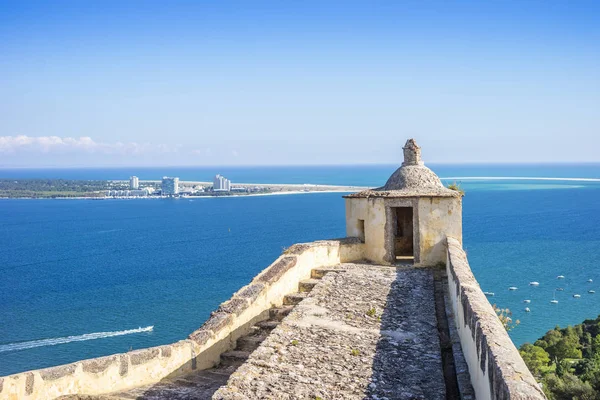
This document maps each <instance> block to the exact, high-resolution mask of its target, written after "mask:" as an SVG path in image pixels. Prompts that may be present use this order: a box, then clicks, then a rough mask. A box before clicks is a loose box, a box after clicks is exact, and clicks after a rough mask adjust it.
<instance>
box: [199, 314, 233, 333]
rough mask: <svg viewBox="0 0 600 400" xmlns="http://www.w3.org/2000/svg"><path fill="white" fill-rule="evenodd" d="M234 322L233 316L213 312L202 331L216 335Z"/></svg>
mask: <svg viewBox="0 0 600 400" xmlns="http://www.w3.org/2000/svg"><path fill="white" fill-rule="evenodd" d="M232 321H233V316H232V315H231V314H229V313H225V312H213V313H212V314H210V318H209V319H208V320H207V321H206V322H205V323H204V324H203V325H202V327H201V328H200V329H202V330H211V331H213V332H214V333H217V332H219V331H220V330H221V329H223V328H224V327H226V326H227V325H229V324H230V323H231V322H232Z"/></svg>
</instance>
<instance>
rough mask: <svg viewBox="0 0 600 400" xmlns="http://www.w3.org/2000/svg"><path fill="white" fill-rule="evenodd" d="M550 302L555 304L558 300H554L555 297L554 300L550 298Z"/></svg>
mask: <svg viewBox="0 0 600 400" xmlns="http://www.w3.org/2000/svg"><path fill="white" fill-rule="evenodd" d="M550 303H552V304H557V303H558V300H556V299H554V300H550Z"/></svg>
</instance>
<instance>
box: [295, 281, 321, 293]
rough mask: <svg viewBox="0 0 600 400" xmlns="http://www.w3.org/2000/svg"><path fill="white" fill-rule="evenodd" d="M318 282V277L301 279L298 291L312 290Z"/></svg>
mask: <svg viewBox="0 0 600 400" xmlns="http://www.w3.org/2000/svg"><path fill="white" fill-rule="evenodd" d="M317 283H319V280H318V279H305V280H303V281H300V283H299V284H298V291H300V292H310V291H311V290H313V288H314V287H315V285H316V284H317Z"/></svg>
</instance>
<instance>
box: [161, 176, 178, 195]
mask: <svg viewBox="0 0 600 400" xmlns="http://www.w3.org/2000/svg"><path fill="white" fill-rule="evenodd" d="M178 193H179V178H170V177H168V176H164V177H163V178H162V194H163V195H167V196H172V195H175V194H178Z"/></svg>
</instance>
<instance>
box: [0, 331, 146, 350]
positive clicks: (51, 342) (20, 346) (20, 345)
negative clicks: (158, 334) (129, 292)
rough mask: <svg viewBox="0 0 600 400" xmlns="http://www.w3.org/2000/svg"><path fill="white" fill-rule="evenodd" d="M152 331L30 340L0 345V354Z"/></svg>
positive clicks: (103, 333) (100, 333)
mask: <svg viewBox="0 0 600 400" xmlns="http://www.w3.org/2000/svg"><path fill="white" fill-rule="evenodd" d="M153 329H154V326H147V327H145V328H142V327H140V328H137V329H129V330H126V331H115V332H96V333H86V334H84V335H78V336H66V337H60V338H54V339H39V340H31V341H29V342H17V343H9V344H0V353H3V352H6V351H18V350H26V349H33V348H34V347H42V346H56V345H57V344H65V343H71V342H83V341H86V340H94V339H104V338H108V337H113V336H123V335H131V334H133V333H141V332H151V331H152V330H153Z"/></svg>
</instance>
